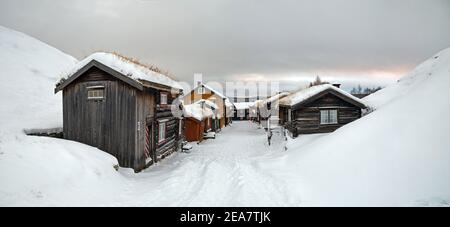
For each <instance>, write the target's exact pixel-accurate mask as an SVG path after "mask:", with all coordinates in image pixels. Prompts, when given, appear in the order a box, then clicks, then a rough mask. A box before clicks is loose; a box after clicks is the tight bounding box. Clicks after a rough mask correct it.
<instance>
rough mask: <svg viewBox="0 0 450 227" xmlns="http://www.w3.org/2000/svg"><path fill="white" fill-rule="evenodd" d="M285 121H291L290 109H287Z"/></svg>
mask: <svg viewBox="0 0 450 227" xmlns="http://www.w3.org/2000/svg"><path fill="white" fill-rule="evenodd" d="M287 115H288V116H287V119H286V120H287V122H291V121H292V109H288V110H287Z"/></svg>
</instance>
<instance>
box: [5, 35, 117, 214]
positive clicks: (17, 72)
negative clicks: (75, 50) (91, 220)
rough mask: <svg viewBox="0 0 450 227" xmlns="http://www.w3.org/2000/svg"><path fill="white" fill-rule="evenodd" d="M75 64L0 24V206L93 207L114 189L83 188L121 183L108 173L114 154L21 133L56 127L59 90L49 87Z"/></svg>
mask: <svg viewBox="0 0 450 227" xmlns="http://www.w3.org/2000/svg"><path fill="white" fill-rule="evenodd" d="M75 63H76V59H75V58H73V57H71V56H69V55H67V54H65V53H63V52H61V51H59V50H57V49H55V48H53V47H51V46H49V45H47V44H45V43H42V42H41V41H38V40H36V39H34V38H32V37H29V36H27V35H25V34H22V33H20V32H16V31H13V30H10V29H8V28H5V27H1V26H0V103H1V107H0V206H6V205H28V206H30V205H53V206H62V205H87V204H92V203H93V202H94V201H95V204H97V205H99V203H100V204H101V203H102V201H106V200H108V201H109V202H110V201H111V198H112V197H113V195H112V194H111V193H113V192H114V191H112V192H111V191H106V190H104V189H103V188H102V187H89V186H90V185H93V184H95V183H98V182H100V181H101V182H102V184H104V185H110V184H113V185H114V186H117V185H118V184H119V183H118V182H121V181H120V180H121V178H119V177H117V176H114V175H119V173H117V172H116V171H114V169H113V166H114V165H115V164H117V160H116V159H115V158H114V157H112V156H110V155H108V154H106V153H104V152H102V151H99V150H98V149H96V148H92V147H89V146H86V145H82V144H79V143H76V142H71V141H65V140H59V139H52V138H43V137H32V136H26V135H25V134H24V132H23V130H24V129H29V128H31V129H44V128H55V127H62V100H61V93H60V94H57V95H55V94H54V93H53V91H54V86H55V83H56V81H57V80H58V79H59V78H60V76H61V75H62V73H63V72H65V71H66V70H69V69H71V68H72V67H74V65H75ZM112 187H113V186H112ZM94 198H95V199H94ZM103 199H104V200H103Z"/></svg>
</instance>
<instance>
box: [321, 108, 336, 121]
mask: <svg viewBox="0 0 450 227" xmlns="http://www.w3.org/2000/svg"><path fill="white" fill-rule="evenodd" d="M332 111H333V112H335V113H336V114H335V115H332V114H331V112H332ZM323 112H325V113H326V114H325V115H326V117H325V118H324V114H323ZM319 114H320V125H336V124H339V111H338V109H321V110H320V111H319ZM332 116H334V117H335V118H333V119H332ZM332 120H333V121H332Z"/></svg>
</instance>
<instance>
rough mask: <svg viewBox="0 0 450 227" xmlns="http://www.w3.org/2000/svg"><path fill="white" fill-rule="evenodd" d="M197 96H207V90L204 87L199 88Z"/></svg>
mask: <svg viewBox="0 0 450 227" xmlns="http://www.w3.org/2000/svg"><path fill="white" fill-rule="evenodd" d="M197 94H199V95H204V94H205V88H204V87H203V86H200V87H198V88H197Z"/></svg>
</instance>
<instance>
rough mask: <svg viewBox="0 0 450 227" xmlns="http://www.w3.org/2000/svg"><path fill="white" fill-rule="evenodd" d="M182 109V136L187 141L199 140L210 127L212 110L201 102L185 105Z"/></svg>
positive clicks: (212, 115)
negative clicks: (183, 124)
mask: <svg viewBox="0 0 450 227" xmlns="http://www.w3.org/2000/svg"><path fill="white" fill-rule="evenodd" d="M183 110H184V123H185V127H184V128H185V129H184V138H185V139H186V140H187V141H189V142H192V141H198V142H201V141H202V140H203V135H204V134H205V133H207V132H209V131H210V130H211V129H212V124H213V123H212V122H213V117H214V112H213V111H212V110H211V109H210V108H208V107H205V106H203V105H202V104H201V103H194V104H190V105H185V106H184V108H183Z"/></svg>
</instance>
